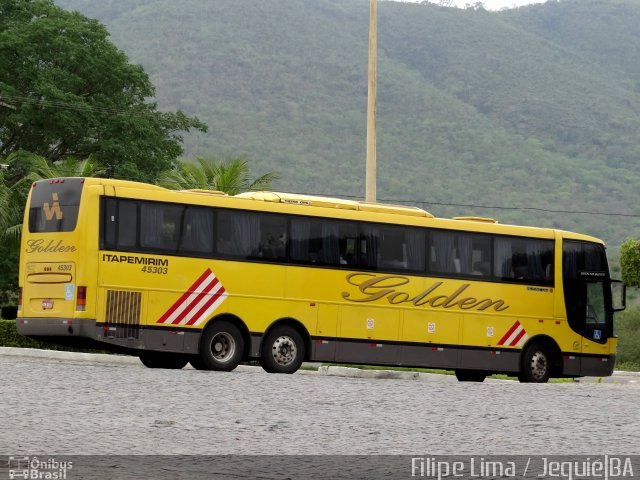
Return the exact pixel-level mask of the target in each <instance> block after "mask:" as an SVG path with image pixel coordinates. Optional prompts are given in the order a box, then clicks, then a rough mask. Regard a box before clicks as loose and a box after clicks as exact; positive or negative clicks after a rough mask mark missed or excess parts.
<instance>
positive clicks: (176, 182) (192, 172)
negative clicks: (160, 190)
mask: <svg viewBox="0 0 640 480" xmlns="http://www.w3.org/2000/svg"><path fill="white" fill-rule="evenodd" d="M196 161H197V163H191V162H178V167H177V168H176V169H174V170H170V171H167V172H164V173H163V174H162V175H161V176H160V178H159V179H158V184H159V185H162V186H163V187H166V188H169V189H172V190H193V189H202V190H219V191H221V192H225V193H226V194H228V195H237V194H238V193H242V192H246V191H249V190H269V189H270V188H271V184H272V182H274V181H275V180H277V179H278V178H280V176H279V175H278V174H277V173H275V172H269V173H265V174H264V175H262V176H260V177H258V178H256V179H254V180H251V177H250V176H249V165H248V163H247V161H246V160H244V159H243V158H242V157H235V158H230V159H227V160H224V161H220V160H218V159H216V158H213V157H198V158H197V159H196Z"/></svg>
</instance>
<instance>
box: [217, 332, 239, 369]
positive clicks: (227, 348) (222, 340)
mask: <svg viewBox="0 0 640 480" xmlns="http://www.w3.org/2000/svg"><path fill="white" fill-rule="evenodd" d="M235 351H236V341H235V340H234V339H233V336H232V335H230V334H229V333H227V332H220V333H216V334H215V335H214V336H213V338H212V339H211V354H212V355H213V358H215V359H216V360H217V361H218V362H227V361H229V359H231V358H232V357H233V354H234V353H235Z"/></svg>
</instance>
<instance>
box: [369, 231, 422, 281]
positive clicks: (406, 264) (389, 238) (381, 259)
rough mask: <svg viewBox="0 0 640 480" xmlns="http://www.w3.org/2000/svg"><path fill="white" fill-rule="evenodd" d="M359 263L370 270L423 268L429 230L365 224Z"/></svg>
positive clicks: (417, 269) (416, 269)
mask: <svg viewBox="0 0 640 480" xmlns="http://www.w3.org/2000/svg"><path fill="white" fill-rule="evenodd" d="M360 233H361V236H360V262H361V263H360V265H361V266H362V267H363V268H366V269H371V270H383V271H384V270H388V271H411V272H423V271H424V270H425V265H426V234H425V231H424V230H421V229H417V228H406V227H394V226H387V225H363V226H362V228H361V231H360Z"/></svg>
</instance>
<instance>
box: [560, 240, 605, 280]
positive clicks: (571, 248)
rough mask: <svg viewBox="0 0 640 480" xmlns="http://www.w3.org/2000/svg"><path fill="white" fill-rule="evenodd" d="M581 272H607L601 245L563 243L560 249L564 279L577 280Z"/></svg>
mask: <svg viewBox="0 0 640 480" xmlns="http://www.w3.org/2000/svg"><path fill="white" fill-rule="evenodd" d="M581 271H592V272H593V271H596V272H607V273H608V269H607V262H606V257H605V253H604V248H603V247H602V245H596V244H593V243H586V242H572V241H565V242H564V245H563V247H562V272H563V276H564V277H566V278H578V276H579V272H581Z"/></svg>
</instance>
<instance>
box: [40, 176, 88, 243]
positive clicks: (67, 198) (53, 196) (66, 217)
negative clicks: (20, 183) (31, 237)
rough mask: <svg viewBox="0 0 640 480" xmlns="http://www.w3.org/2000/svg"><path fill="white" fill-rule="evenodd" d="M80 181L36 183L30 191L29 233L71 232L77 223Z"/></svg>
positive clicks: (81, 183)
mask: <svg viewBox="0 0 640 480" xmlns="http://www.w3.org/2000/svg"><path fill="white" fill-rule="evenodd" d="M83 185H84V179H82V178H64V179H56V180H40V181H39V182H36V183H35V184H34V185H33V187H32V189H31V203H30V205H29V232H31V233H44V232H71V231H73V230H74V229H75V228H76V224H77V222H78V209H79V208H80V197H81V196H82V187H83Z"/></svg>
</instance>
